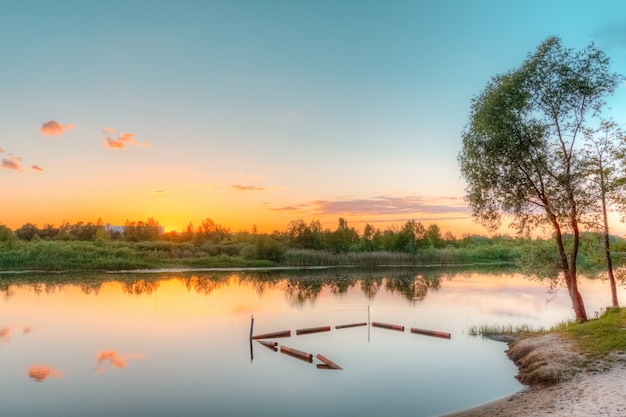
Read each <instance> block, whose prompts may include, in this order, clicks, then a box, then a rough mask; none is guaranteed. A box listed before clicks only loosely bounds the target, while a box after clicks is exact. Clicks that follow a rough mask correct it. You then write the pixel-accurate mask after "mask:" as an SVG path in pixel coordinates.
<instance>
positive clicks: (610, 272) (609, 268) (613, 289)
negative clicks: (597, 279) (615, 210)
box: [600, 166, 619, 307]
mask: <svg viewBox="0 0 626 417" xmlns="http://www.w3.org/2000/svg"><path fill="white" fill-rule="evenodd" d="M602 168H603V167H602V166H600V181H601V184H600V185H601V192H602V219H603V220H604V252H605V253H606V267H607V273H608V275H609V283H610V284H611V302H612V303H613V307H617V306H619V303H618V301H617V287H616V285H615V276H614V275H613V259H612V258H611V242H610V241H609V219H608V216H607V214H606V211H607V208H606V191H605V190H606V186H605V179H604V171H603V170H602Z"/></svg>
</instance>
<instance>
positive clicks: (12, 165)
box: [0, 156, 22, 171]
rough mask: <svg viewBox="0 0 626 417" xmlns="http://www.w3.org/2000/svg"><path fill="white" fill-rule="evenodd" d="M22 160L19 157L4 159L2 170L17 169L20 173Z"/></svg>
mask: <svg viewBox="0 0 626 417" xmlns="http://www.w3.org/2000/svg"><path fill="white" fill-rule="evenodd" d="M21 162H22V158H20V157H19V156H11V157H9V158H2V165H0V166H2V168H5V169H15V170H18V171H21V170H22V164H21Z"/></svg>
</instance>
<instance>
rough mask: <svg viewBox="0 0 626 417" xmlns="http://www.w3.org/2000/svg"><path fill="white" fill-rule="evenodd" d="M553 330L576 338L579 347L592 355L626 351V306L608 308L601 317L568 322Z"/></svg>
mask: <svg viewBox="0 0 626 417" xmlns="http://www.w3.org/2000/svg"><path fill="white" fill-rule="evenodd" d="M552 331H555V332H559V333H562V334H563V335H565V336H566V337H570V338H572V339H574V340H575V342H576V345H577V346H578V348H579V349H580V350H581V351H583V352H586V353H589V354H592V355H606V354H608V353H610V352H616V353H624V352H626V308H608V309H607V310H606V312H604V314H602V315H601V316H600V317H598V318H596V319H592V320H588V321H586V322H584V323H576V322H567V323H561V324H560V325H558V326H556V327H555V328H554V329H552Z"/></svg>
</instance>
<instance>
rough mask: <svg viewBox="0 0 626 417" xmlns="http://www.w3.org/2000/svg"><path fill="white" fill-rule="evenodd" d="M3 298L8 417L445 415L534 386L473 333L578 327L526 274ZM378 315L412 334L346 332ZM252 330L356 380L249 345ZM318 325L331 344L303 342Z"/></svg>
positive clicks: (330, 279) (177, 281)
mask: <svg viewBox="0 0 626 417" xmlns="http://www.w3.org/2000/svg"><path fill="white" fill-rule="evenodd" d="M582 292H583V297H584V298H585V302H586V305H587V310H588V312H589V314H590V316H593V314H594V312H595V311H598V310H600V309H601V308H602V307H603V306H605V305H607V304H608V303H609V301H610V298H609V295H610V294H609V289H608V284H606V283H602V282H597V281H587V280H585V281H583V282H582ZM620 296H621V297H622V299H623V298H624V293H623V291H622V292H621V293H620ZM0 297H1V299H0V415H2V416H6V417H13V416H29V417H30V416H37V415H45V416H59V417H61V416H62V417H71V416H81V417H82V416H151V417H155V416H156V417H158V416H174V415H176V416H181V417H185V416H252V415H254V416H260V417H262V416H268V417H270V416H271V417H281V416H316V417H320V416H337V415H341V416H359V417H363V416H382V415H385V416H411V417H420V416H437V415H441V414H445V413H449V412H453V411H456V410H459V409H464V408H468V407H471V406H475V405H478V404H480V403H483V402H486V401H490V400H493V399H496V398H499V397H502V396H505V395H507V394H510V393H512V392H514V391H516V390H519V389H520V388H521V386H520V385H519V383H518V382H517V381H516V380H515V378H514V375H515V374H516V369H515V367H514V366H513V364H512V363H511V362H510V361H509V360H508V359H507V358H506V355H505V353H504V350H505V349H506V345H505V344H503V343H498V342H494V341H490V340H483V339H481V338H475V337H470V336H468V335H467V329H468V327H469V326H471V325H480V324H498V323H501V324H529V325H532V326H539V325H543V326H549V325H552V324H555V323H557V322H559V321H561V320H565V319H570V318H572V317H573V313H572V311H571V308H570V306H569V305H570V304H569V299H568V297H567V294H566V291H565V290H560V291H559V292H557V293H556V295H554V294H549V293H548V290H547V288H546V287H545V286H543V285H541V284H538V283H535V282H532V281H529V280H527V279H525V278H524V277H523V276H521V275H517V274H513V273H487V272H472V271H462V272H454V273H453V272H450V271H449V270H444V271H441V270H423V269H422V270H417V269H387V270H376V271H366V272H364V271H358V270H351V269H347V270H346V269H330V270H306V271H230V272H228V271H222V272H217V271H205V272H160V273H142V274H139V273H135V274H100V275H93V274H91V275H62V274H58V275H57V274H53V275H52V274H51V275H48V274H46V275H28V274H20V275H10V274H4V275H0ZM547 300H549V302H547ZM368 310H369V313H368ZM368 314H369V315H370V319H371V321H377V322H384V323H391V324H397V325H402V326H406V329H407V330H405V331H404V332H399V331H393V330H387V329H382V328H377V327H369V326H363V327H354V328H348V329H340V330H337V329H335V326H336V325H342V324H351V323H359V322H367V321H368ZM251 316H254V334H261V333H268V332H275V331H280V330H291V331H292V336H291V337H289V338H281V339H271V340H274V341H276V342H278V343H279V347H280V346H287V347H291V348H295V349H298V350H301V351H304V352H308V353H311V354H313V356H314V357H315V355H316V354H318V353H319V354H322V355H324V356H325V357H327V358H329V359H330V360H332V361H334V362H336V363H337V364H338V365H340V366H341V367H343V370H326V369H318V368H317V366H316V365H317V364H319V363H321V362H320V361H319V360H318V359H315V358H314V360H313V363H309V362H306V361H302V360H299V359H296V358H293V357H291V356H288V355H286V354H283V353H281V352H280V351H279V352H274V351H273V350H271V349H269V348H267V347H265V346H263V345H261V344H259V343H257V342H253V343H250V341H249V335H250V324H251ZM316 326H331V327H332V330H331V331H329V332H324V333H315V334H307V335H299V336H296V335H295V331H296V330H297V329H303V328H309V327H316ZM410 327H418V328H424V329H431V330H437V331H442V332H447V333H451V334H452V338H451V339H450V340H447V339H439V338H433V337H427V336H420V335H416V334H412V333H410V332H409V330H408V329H409V328H410Z"/></svg>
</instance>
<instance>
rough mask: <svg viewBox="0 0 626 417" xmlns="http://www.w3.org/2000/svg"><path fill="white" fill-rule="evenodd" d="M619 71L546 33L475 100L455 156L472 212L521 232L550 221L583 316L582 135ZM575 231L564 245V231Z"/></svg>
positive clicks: (585, 193) (590, 51)
mask: <svg viewBox="0 0 626 417" xmlns="http://www.w3.org/2000/svg"><path fill="white" fill-rule="evenodd" d="M619 80H620V77H619V76H618V75H616V74H614V73H611V72H610V70H609V60H608V57H607V56H606V55H605V54H604V53H603V52H602V51H600V50H598V49H597V48H596V47H595V46H594V45H593V44H591V45H589V46H588V47H587V48H585V49H583V50H581V51H574V50H572V49H567V48H564V47H563V46H562V44H561V41H560V39H558V38H548V39H546V40H545V41H544V42H543V43H541V45H539V47H538V48H537V50H536V51H535V52H534V53H533V54H531V55H530V56H529V57H528V59H527V60H526V61H525V62H524V63H523V64H522V66H521V67H520V68H518V69H516V70H513V71H510V72H508V73H506V74H504V75H498V76H495V77H493V79H492V80H491V81H490V82H489V83H488V84H487V86H486V88H485V89H484V91H483V92H482V93H481V94H480V95H479V96H478V97H476V98H475V99H473V101H472V106H471V114H470V123H469V124H468V126H467V127H466V128H465V131H464V132H463V149H462V151H461V153H460V154H459V157H458V160H459V165H460V168H461V173H462V175H463V177H464V178H465V180H466V182H467V189H466V191H467V200H468V202H469V204H470V207H471V209H472V213H473V216H474V218H475V219H476V220H477V221H478V222H479V223H481V224H483V225H485V226H487V227H488V228H490V229H497V228H498V227H499V226H500V224H501V220H502V217H503V216H505V215H506V216H509V218H511V219H512V223H511V224H512V226H514V227H516V228H517V230H518V232H520V233H528V232H529V231H530V230H533V229H535V228H537V227H550V228H551V229H552V231H553V233H554V238H555V243H556V245H557V248H558V251H559V256H560V261H561V269H562V271H563V273H564V275H565V282H566V284H567V287H568V290H569V293H570V296H571V298H572V304H573V307H574V311H575V314H576V317H577V319H578V320H580V321H584V320H586V313H585V309H584V304H583V301H582V297H581V296H580V293H579V291H578V288H577V282H576V259H577V255H578V246H579V238H580V236H579V234H580V231H579V226H580V224H581V222H582V221H583V220H584V217H585V216H587V215H589V214H590V213H591V212H592V211H593V207H594V199H593V195H592V193H590V192H589V189H588V187H586V178H585V170H584V169H583V167H582V163H583V160H582V158H581V155H580V146H579V143H578V142H580V140H579V137H580V136H581V135H582V133H583V130H584V129H585V127H586V124H587V123H588V119H589V118H590V117H593V116H596V115H598V114H599V113H600V111H601V109H602V106H603V105H604V98H605V97H606V95H608V94H611V93H612V92H613V91H614V89H615V88H616V86H617V85H618V82H619ZM564 231H567V232H570V233H572V235H573V239H574V242H573V245H572V249H571V252H566V250H565V247H564V244H563V237H562V235H563V232H564Z"/></svg>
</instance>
